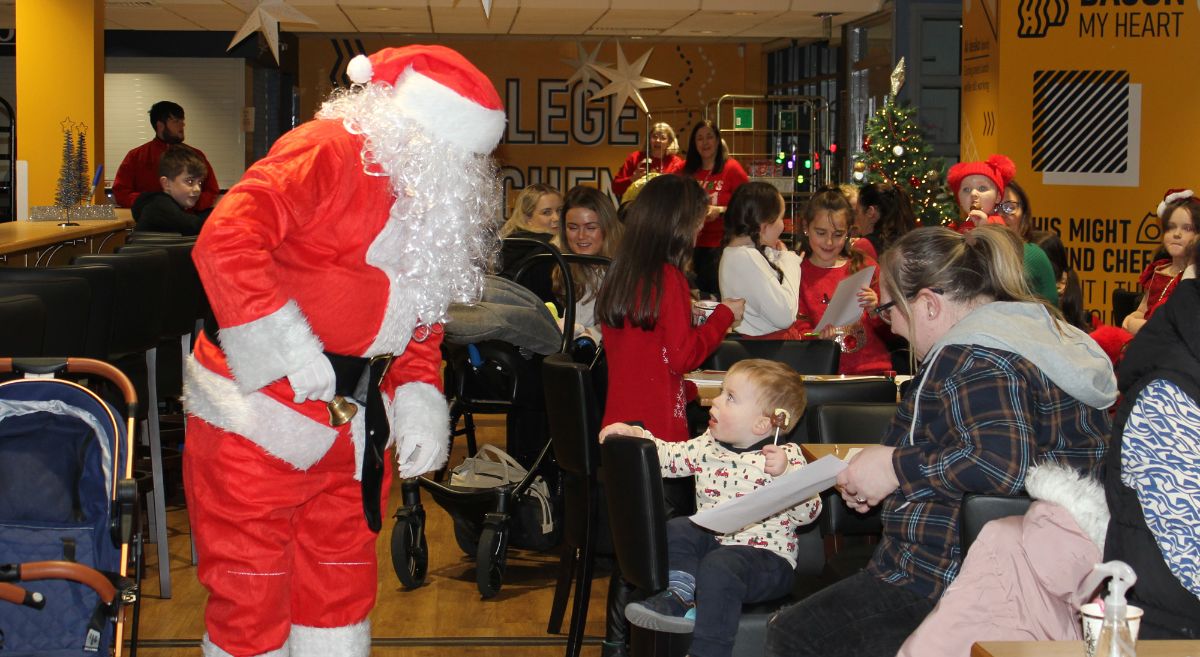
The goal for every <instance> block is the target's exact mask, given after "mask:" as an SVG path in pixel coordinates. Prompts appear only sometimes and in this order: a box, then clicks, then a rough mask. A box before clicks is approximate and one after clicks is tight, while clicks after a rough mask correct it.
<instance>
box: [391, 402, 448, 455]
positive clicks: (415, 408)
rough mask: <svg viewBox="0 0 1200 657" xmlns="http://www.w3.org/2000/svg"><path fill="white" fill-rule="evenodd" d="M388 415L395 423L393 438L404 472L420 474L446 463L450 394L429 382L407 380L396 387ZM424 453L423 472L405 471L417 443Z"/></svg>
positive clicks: (393, 425) (393, 424)
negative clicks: (448, 399) (448, 397)
mask: <svg viewBox="0 0 1200 657" xmlns="http://www.w3.org/2000/svg"><path fill="white" fill-rule="evenodd" d="M388 419H389V420H390V421H391V423H392V440H393V442H394V443H395V444H396V455H397V457H398V458H399V460H400V466H401V474H402V476H406V477H407V476H416V475H419V474H422V473H424V472H429V471H431V470H436V469H438V468H440V467H442V466H443V465H445V464H446V456H447V454H448V452H449V450H450V441H449V436H450V407H449V405H448V404H447V403H446V398H445V397H444V396H443V395H442V393H441V392H439V391H438V389H437V388H435V387H434V386H431V385H429V384H428V383H421V382H413V383H406V384H404V385H403V386H400V388H398V389H397V390H396V397H395V399H393V400H392V401H391V404H390V407H389V412H388ZM418 446H419V447H420V450H421V451H422V452H423V456H422V457H421V458H420V460H421V463H414V464H407V465H410V467H411V466H413V465H416V466H420V467H418V468H417V469H419V470H420V472H416V473H415V474H414V473H409V472H405V465H406V463H405V461H407V460H408V459H409V458H410V457H411V456H412V455H413V452H414V449H415V448H416V447H418Z"/></svg>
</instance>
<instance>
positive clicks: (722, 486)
mask: <svg viewBox="0 0 1200 657" xmlns="http://www.w3.org/2000/svg"><path fill="white" fill-rule="evenodd" d="M804 402H805V393H804V383H803V382H802V381H801V379H800V375H799V374H797V373H796V371H795V370H793V369H792V368H790V367H788V366H787V365H784V364H782V363H777V362H774V361H768V360H762V359H749V360H743V361H740V362H738V363H736V364H735V365H734V366H733V367H731V368H730V369H729V372H728V373H727V374H726V376H725V381H724V384H723V385H722V386H721V394H720V395H719V396H718V397H716V398H715V399H714V400H713V405H712V410H711V411H710V418H709V421H708V431H706V432H704V433H703V434H702V435H700V436H697V437H696V438H693V439H691V440H687V441H684V442H665V441H662V440H659V439H658V438H655V437H654V436H653V435H651V434H650V433H649V432H647V431H645V430H644V429H641V428H639V427H633V426H630V425H627V424H620V423H618V424H610V425H608V426H606V427H604V429H602V430H601V431H600V442H604V440H605V438H607V437H608V436H611V435H628V436H642V437H644V438H646V439H648V440H653V441H654V443H655V445H656V446H657V448H658V458H659V462H660V464H661V467H662V475H663V477H687V476H692V475H695V477H696V507H697V509H698V510H703V509H705V508H710V507H713V506H715V505H717V504H720V503H721V502H723V501H726V500H732V499H734V498H737V497H740V496H742V495H745V494H746V493H749V492H751V491H753V490H755V489H758V488H761V487H763V486H766V485H769V484H770V483H771V481H772V480H773V478H774V477H778V476H780V475H783V474H785V473H786V472H788V470H789V469H791V468H798V467H801V466H803V465H805V460H804V456H803V455H802V454H801V453H800V447H799V446H798V445H796V444H794V443H785V444H783V445H777V444H776V441H777V440H778V436H780V435H783V434H786V433H787V432H788V431H789V430H790V429H791V428H792V426H793V425H794V423H795V422H796V421H797V420H798V419H799V418H800V416H801V415H802V414H803V413H804ZM820 512H821V498H819V497H813V498H811V499H808V500H805V501H804V502H802V503H800V504H798V505H796V506H794V507H792V508H790V509H787V510H786V511H783V512H781V513H778V514H776V515H774V516H771V517H769V518H766V519H764V520H760V521H759V522H756V523H753V524H750V525H748V526H746V527H745V528H743V529H742V530H740V531H737V532H734V533H730V534H722V535H715V534H712V533H711V532H708V531H706V530H704V529H701V528H699V527H697V526H696V525H694V524H692V522H691V521H690V520H689V519H688V518H683V517H680V518H674V519H672V520H669V521H668V522H667V551H668V560H669V564H670V582H671V583H670V586H669V587H668V589H667V590H666V591H664V592H663V593H660V594H659V595H656V596H654V597H652V598H649V599H647V600H644V601H641V602H633V603H630V604H629V605H628V606H627V607H626V608H625V615H626V617H627V618H628V619H629V622H630V623H633V624H635V625H638V626H639V627H646V628H650V629H654V630H659V631H664V632H676V633H688V632H692V644H691V650H690V654H691V655H692V656H693V657H711V656H713V655H729V654H731V653H732V651H733V642H734V638H735V636H736V635H737V629H738V619H739V618H740V616H741V613H742V604H743V603H745V602H759V601H762V600H770V599H773V598H778V597H780V596H783V595H786V594H787V593H788V592H789V591H791V589H792V583H793V581H792V580H793V577H794V571H795V567H796V549H797V546H796V542H795V536H796V529H797V528H798V527H800V526H802V525H807V524H809V523H811V522H812V521H813V520H815V519H816V518H817V515H818V514H819V513H820Z"/></svg>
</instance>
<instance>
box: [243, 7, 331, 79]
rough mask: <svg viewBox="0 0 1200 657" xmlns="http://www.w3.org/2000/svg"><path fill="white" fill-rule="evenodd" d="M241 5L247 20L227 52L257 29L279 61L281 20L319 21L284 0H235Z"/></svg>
mask: <svg viewBox="0 0 1200 657" xmlns="http://www.w3.org/2000/svg"><path fill="white" fill-rule="evenodd" d="M234 2H235V3H236V4H238V5H240V7H241V9H242V11H245V12H246V13H247V14H248V15H247V16H246V22H245V23H242V27H241V29H239V30H238V31H237V34H235V35H233V40H231V41H230V42H229V47H228V48H226V49H225V50H226V52H228V51H229V50H232V49H233V47H234V46H236V45H237V44H238V43H241V41H242V39H245V38H246V37H248V36H250V35H251V34H253V33H254V32H255V31H256V30H257V31H259V32H262V33H263V36H265V37H266V38H267V45H269V46H270V47H271V54H272V55H274V56H275V63H276V64H278V63H279V22H280V21H284V22H287V23H308V24H309V25H316V24H317V22H316V21H314V20H313V19H311V18H309V17H308V16H305V15H304V14H302V13H300V11H299V10H297V9H296V8H295V7H292V6H291V5H289V4H287V3H286V2H284V0H258V2H254V0H234Z"/></svg>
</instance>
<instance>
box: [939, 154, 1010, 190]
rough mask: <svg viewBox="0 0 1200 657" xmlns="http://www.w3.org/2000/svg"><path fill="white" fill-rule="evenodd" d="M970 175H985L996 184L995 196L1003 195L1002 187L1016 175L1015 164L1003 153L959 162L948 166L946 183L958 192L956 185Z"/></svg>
mask: <svg viewBox="0 0 1200 657" xmlns="http://www.w3.org/2000/svg"><path fill="white" fill-rule="evenodd" d="M972 175H980V176H987V177H988V179H989V180H991V181H992V182H993V183H995V185H996V196H997V197H998V198H997V200H999V197H1003V196H1004V188H1005V187H1006V186H1007V185H1008V183H1009V181H1011V180H1012V179H1013V177H1014V176H1016V175H1017V165H1015V164H1013V161H1012V160H1010V159H1008V157H1007V156H1004V155H993V156H991V157H989V158H988V159H986V160H984V161H983V162H959V163H958V164H955V165H954V166H952V167H950V172H949V173H947V174H946V183H947V184H949V185H950V191H951V192H953V193H954V194H958V186H959V184H960V183H961V182H962V181H963V178H966V177H967V176H972Z"/></svg>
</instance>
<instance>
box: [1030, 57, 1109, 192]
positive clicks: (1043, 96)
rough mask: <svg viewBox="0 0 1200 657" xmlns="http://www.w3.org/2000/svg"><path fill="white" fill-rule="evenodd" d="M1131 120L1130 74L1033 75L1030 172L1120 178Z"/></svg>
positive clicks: (1068, 73) (1082, 72) (1064, 73)
mask: <svg viewBox="0 0 1200 657" xmlns="http://www.w3.org/2000/svg"><path fill="white" fill-rule="evenodd" d="M1129 121H1130V113H1129V71H1035V72H1034V74H1033V158H1032V159H1033V162H1032V165H1033V169H1034V170H1035V171H1042V172H1053V173H1124V172H1125V171H1127V170H1128V168H1129V155H1130V154H1129V128H1130V126H1129Z"/></svg>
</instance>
